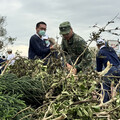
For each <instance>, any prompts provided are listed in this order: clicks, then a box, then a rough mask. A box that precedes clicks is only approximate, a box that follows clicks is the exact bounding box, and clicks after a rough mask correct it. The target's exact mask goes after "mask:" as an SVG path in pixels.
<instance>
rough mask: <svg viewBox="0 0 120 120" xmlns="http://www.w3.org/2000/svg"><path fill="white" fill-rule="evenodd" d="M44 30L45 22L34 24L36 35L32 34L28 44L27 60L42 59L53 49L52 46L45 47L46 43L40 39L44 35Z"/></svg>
mask: <svg viewBox="0 0 120 120" xmlns="http://www.w3.org/2000/svg"><path fill="white" fill-rule="evenodd" d="M46 29H47V24H46V23H45V22H38V23H37V24H36V34H34V35H33V36H32V37H31V38H30V42H29V51H28V58H29V59H36V58H40V59H43V58H45V57H46V56H47V55H48V54H49V53H50V50H51V49H53V47H52V46H49V47H46V43H45V41H44V40H43V39H42V37H43V36H44V35H45V33H46Z"/></svg>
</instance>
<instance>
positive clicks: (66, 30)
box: [59, 21, 71, 35]
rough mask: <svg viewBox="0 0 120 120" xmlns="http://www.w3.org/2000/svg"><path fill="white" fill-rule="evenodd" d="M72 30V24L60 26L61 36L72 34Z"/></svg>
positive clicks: (65, 23) (66, 23) (67, 23)
mask: <svg viewBox="0 0 120 120" xmlns="http://www.w3.org/2000/svg"><path fill="white" fill-rule="evenodd" d="M70 29H71V25H70V22H68V21H66V22H63V23H61V24H60V26H59V30H60V34H62V35H64V34H68V33H69V32H70Z"/></svg>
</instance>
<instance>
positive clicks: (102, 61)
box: [96, 46, 120, 102]
mask: <svg viewBox="0 0 120 120" xmlns="http://www.w3.org/2000/svg"><path fill="white" fill-rule="evenodd" d="M108 61H109V62H110V63H111V64H112V68H111V69H110V70H109V71H108V73H107V74H106V75H105V76H107V75H114V76H120V60H119V57H118V56H117V54H116V52H115V50H114V49H113V48H112V47H106V46H104V47H103V48H101V49H100V51H99V52H98V54H97V57H96V63H97V71H98V72H101V71H102V69H103V68H105V67H106V66H107V62H108ZM110 85H111V81H110V78H107V77H104V81H103V88H104V89H105V90H107V91H110ZM107 91H105V96H104V101H103V102H107V101H108V100H109V94H108V92H107Z"/></svg>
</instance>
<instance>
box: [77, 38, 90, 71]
mask: <svg viewBox="0 0 120 120" xmlns="http://www.w3.org/2000/svg"><path fill="white" fill-rule="evenodd" d="M75 44H76V49H77V54H76V55H77V57H79V56H80V58H79V60H78V63H77V64H76V65H75V68H76V69H77V72H79V71H80V70H82V68H83V67H84V68H85V67H87V66H88V65H90V63H91V61H92V59H91V53H90V51H89V50H88V48H87V44H86V42H85V41H84V40H83V39H82V38H81V37H80V38H79V39H78V40H76V42H75ZM86 48H87V49H86ZM85 49H86V50H85ZM84 50H85V52H84V53H83V51H84ZM81 54H83V55H81Z"/></svg>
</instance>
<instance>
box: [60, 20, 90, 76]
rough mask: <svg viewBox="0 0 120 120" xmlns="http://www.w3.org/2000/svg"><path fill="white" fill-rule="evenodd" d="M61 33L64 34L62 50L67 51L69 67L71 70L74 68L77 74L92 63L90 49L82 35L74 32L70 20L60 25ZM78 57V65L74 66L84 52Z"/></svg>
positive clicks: (74, 72)
mask: <svg viewBox="0 0 120 120" xmlns="http://www.w3.org/2000/svg"><path fill="white" fill-rule="evenodd" d="M59 30H60V35H61V36H62V44H61V47H62V50H63V51H65V53H66V54H65V55H66V58H67V59H66V60H67V64H66V66H67V69H68V70H69V71H70V70H71V69H73V71H72V72H73V74H77V73H78V72H79V71H81V70H83V69H84V68H86V67H87V66H88V65H89V64H90V63H91V54H90V52H89V50H88V48H86V47H87V44H86V42H85V41H84V39H83V38H82V37H80V36H79V35H77V34H76V33H74V32H73V29H72V27H71V24H70V22H68V21H66V22H63V23H61V24H60V25H59ZM85 49H86V51H85V52H84V54H83V55H82V56H81V57H80V58H79V59H78V61H77V63H76V65H75V66H74V68H73V64H74V63H75V61H76V59H77V58H78V57H79V56H80V55H81V54H82V53H83V51H84V50H85Z"/></svg>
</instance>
